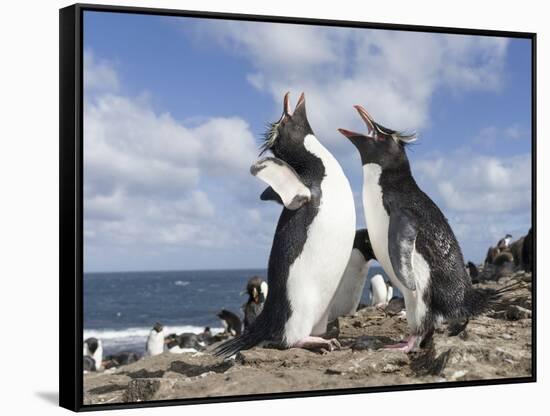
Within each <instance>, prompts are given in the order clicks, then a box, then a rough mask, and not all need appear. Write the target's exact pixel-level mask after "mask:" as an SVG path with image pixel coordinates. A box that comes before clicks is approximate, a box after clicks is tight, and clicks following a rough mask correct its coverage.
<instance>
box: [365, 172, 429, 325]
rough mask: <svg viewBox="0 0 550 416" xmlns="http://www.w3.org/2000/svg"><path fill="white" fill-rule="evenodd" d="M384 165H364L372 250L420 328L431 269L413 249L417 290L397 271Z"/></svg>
mask: <svg viewBox="0 0 550 416" xmlns="http://www.w3.org/2000/svg"><path fill="white" fill-rule="evenodd" d="M381 173H382V168H381V167H380V166H379V165H377V164H366V165H364V166H363V209H364V211H365V220H366V223H367V228H368V230H369V237H370V240H371V244H372V250H373V251H374V254H375V256H376V259H377V260H378V263H380V265H381V266H382V268H383V269H384V271H385V272H386V274H387V275H388V277H389V278H390V281H391V283H392V285H393V286H395V287H397V288H398V289H399V290H400V291H401V293H402V294H403V297H404V299H405V308H406V310H407V322H408V324H409V327H410V328H411V329H413V330H414V329H415V328H418V327H419V326H420V324H421V323H422V320H423V318H424V316H425V313H426V305H425V304H424V301H423V300H422V294H423V293H424V289H425V287H426V284H427V282H428V279H429V275H430V269H429V267H428V265H427V263H426V261H425V260H424V258H423V257H422V256H421V255H420V254H419V253H418V252H417V251H416V249H415V250H413V259H412V264H413V271H414V275H415V282H416V287H417V290H415V291H411V290H409V289H407V288H406V287H405V286H404V285H403V284H401V282H400V281H399V279H398V278H397V276H396V275H395V273H394V271H393V267H392V264H391V260H390V254H389V249H388V247H389V246H388V236H389V226H390V217H389V215H388V214H387V213H386V210H385V209H384V206H383V203H382V188H381V187H380V184H379V179H380V174H381Z"/></svg>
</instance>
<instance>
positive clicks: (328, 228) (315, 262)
mask: <svg viewBox="0 0 550 416" xmlns="http://www.w3.org/2000/svg"><path fill="white" fill-rule="evenodd" d="M304 145H305V146H306V148H307V149H308V150H309V151H310V152H311V153H314V154H315V155H317V157H319V158H321V160H322V161H323V163H324V165H325V175H326V176H325V177H324V179H323V181H322V182H321V191H322V197H321V204H320V206H319V211H318V213H317V215H316V216H315V218H314V220H313V222H312V223H311V224H310V226H309V228H308V231H307V239H306V242H305V244H304V247H303V249H302V252H301V254H300V255H299V256H298V257H297V258H296V260H295V261H294V263H292V265H291V266H290V269H289V275H288V280H287V296H288V299H289V301H290V306H291V315H290V318H289V320H288V321H287V323H286V325H285V336H284V338H285V339H284V342H285V343H286V344H287V345H289V346H290V345H293V344H294V343H296V342H298V341H300V340H301V339H303V338H304V337H307V336H309V335H311V334H312V333H313V332H315V333H320V332H323V328H322V327H323V326H324V327H325V328H324V330H326V321H327V318H328V313H329V305H330V303H331V301H332V299H333V297H334V294H335V293H336V290H337V288H338V285H339V284H340V280H341V278H342V274H343V273H344V270H345V268H346V265H347V263H348V260H349V257H350V253H351V249H352V246H353V239H354V236H355V206H354V202H353V194H352V191H351V187H350V184H349V181H348V179H347V178H346V176H345V175H344V172H343V171H342V168H341V167H340V165H339V164H338V162H337V161H336V159H335V158H334V157H333V156H332V155H331V154H330V152H328V150H326V149H325V148H324V147H323V146H322V145H321V144H320V143H319V142H318V141H317V139H316V138H315V137H314V136H312V135H308V136H306V138H305V141H304Z"/></svg>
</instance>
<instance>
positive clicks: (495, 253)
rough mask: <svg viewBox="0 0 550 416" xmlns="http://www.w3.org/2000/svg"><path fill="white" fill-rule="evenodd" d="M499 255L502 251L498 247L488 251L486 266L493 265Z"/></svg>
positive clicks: (490, 248)
mask: <svg viewBox="0 0 550 416" xmlns="http://www.w3.org/2000/svg"><path fill="white" fill-rule="evenodd" d="M499 253H500V250H499V249H498V248H497V247H489V249H488V250H487V255H486V256H485V262H484V264H485V265H488V264H493V263H494V261H495V259H496V257H497V256H498V254H499Z"/></svg>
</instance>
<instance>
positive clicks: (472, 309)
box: [464, 281, 525, 318]
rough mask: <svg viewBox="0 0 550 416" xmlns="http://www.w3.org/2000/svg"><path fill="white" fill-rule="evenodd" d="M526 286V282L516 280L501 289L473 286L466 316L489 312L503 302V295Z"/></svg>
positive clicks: (467, 297) (466, 304)
mask: <svg viewBox="0 0 550 416" xmlns="http://www.w3.org/2000/svg"><path fill="white" fill-rule="evenodd" d="M522 287H525V284H524V282H521V281H519V282H514V283H511V284H509V285H506V286H504V287H501V288H500V289H489V288H484V289H481V288H476V289H474V288H472V290H470V291H469V292H468V295H467V296H466V302H465V309H466V310H465V313H464V317H466V318H470V317H474V316H477V315H479V314H482V313H484V312H487V311H488V310H490V309H492V308H493V307H495V306H498V305H500V304H501V303H502V296H503V295H505V294H506V293H510V292H513V291H515V290H517V289H520V288H522Z"/></svg>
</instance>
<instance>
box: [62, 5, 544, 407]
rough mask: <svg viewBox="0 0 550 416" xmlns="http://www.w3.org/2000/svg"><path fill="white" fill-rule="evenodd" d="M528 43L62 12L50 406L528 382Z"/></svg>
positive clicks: (166, 13)
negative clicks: (56, 375) (56, 344)
mask: <svg viewBox="0 0 550 416" xmlns="http://www.w3.org/2000/svg"><path fill="white" fill-rule="evenodd" d="M535 59H536V35H535V34H534V33H522V32H513V33H512V32H503V31H488V30H482V29H458V28H446V27H424V26H410V25H399V24H387V23H383V24H382V23H364V22H351V21H332V20H318V19H311V18H308V17H307V16H304V17H303V18H288V17H274V16H256V15H240V14H227V13H210V12H208V13H206V12H197V11H180V10H161V9H147V8H132V7H118V6H117V7H115V6H101V5H79V4H77V5H74V6H70V7H67V8H64V9H61V10H60V387H59V388H60V405H61V406H63V407H66V408H69V409H72V410H101V409H112V408H128V407H144V406H165V405H175V404H190V403H193V404H196V403H209V402H223V401H242V400H256V399H274V398H281V397H307V396H314V395H334V394H352V393H369V392H377V391H398V390H411V389H426V388H446V387H460V386H476V385H488V384H503V383H524V382H533V381H535V380H536V331H535V328H536V258H535V252H536V235H537V229H536V217H535V212H536V211H535V206H536V192H535V191H536V175H535V172H536V169H535V160H536V159H535V156H536V119H535V114H536V107H535V106H536V74H535V68H536V65H535V62H536V61H535Z"/></svg>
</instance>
